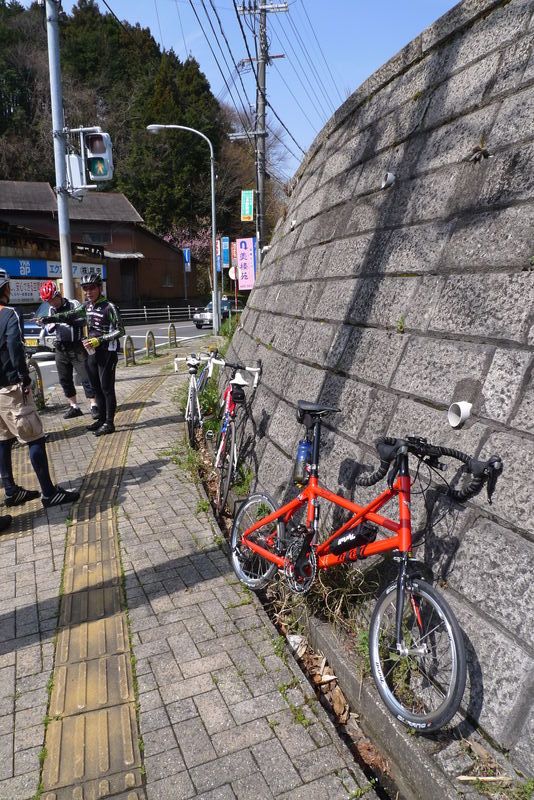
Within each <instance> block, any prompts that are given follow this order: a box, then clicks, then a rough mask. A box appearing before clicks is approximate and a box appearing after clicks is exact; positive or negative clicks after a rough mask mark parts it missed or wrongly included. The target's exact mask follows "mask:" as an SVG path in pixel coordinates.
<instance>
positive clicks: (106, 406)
mask: <svg viewBox="0 0 534 800" xmlns="http://www.w3.org/2000/svg"><path fill="white" fill-rule="evenodd" d="M81 285H82V289H83V290H84V292H85V298H86V302H85V314H86V319H87V328H88V330H89V334H88V338H87V339H85V340H84V345H85V347H86V348H87V352H88V353H89V356H88V359H87V367H88V372H89V379H90V381H91V384H92V385H93V389H94V390H95V393H96V401H97V404H98V419H97V420H96V422H94V423H93V424H92V425H88V426H87V430H89V431H93V432H94V434H95V436H105V435H106V434H108V433H113V432H114V430H115V425H114V419H115V411H116V409H117V398H116V395H115V370H116V368H117V361H118V355H117V351H118V349H119V339H120V337H121V336H124V328H123V326H122V322H121V319H120V316H119V312H118V310H117V308H116V306H114V305H113V303H111V302H110V301H109V300H108V299H107V298H106V297H104V295H103V294H102V278H101V277H100V275H99V274H98V273H94V272H92V273H90V274H89V275H84V277H83V278H82V280H81Z"/></svg>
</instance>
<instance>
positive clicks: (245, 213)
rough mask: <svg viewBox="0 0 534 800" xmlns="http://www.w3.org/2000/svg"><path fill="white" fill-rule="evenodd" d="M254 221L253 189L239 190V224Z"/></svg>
mask: <svg viewBox="0 0 534 800" xmlns="http://www.w3.org/2000/svg"><path fill="white" fill-rule="evenodd" d="M253 220H254V189H242V190H241V222H252V221H253Z"/></svg>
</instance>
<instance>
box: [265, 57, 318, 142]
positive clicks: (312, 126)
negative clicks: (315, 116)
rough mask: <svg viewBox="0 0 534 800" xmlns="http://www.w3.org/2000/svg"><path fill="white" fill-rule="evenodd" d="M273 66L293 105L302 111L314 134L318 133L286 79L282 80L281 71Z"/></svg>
mask: <svg viewBox="0 0 534 800" xmlns="http://www.w3.org/2000/svg"><path fill="white" fill-rule="evenodd" d="M273 66H274V68H275V69H276V71H277V72H278V75H279V76H280V80H281V81H282V83H283V84H284V86H285V87H286V89H287V91H288V92H289V94H290V95H291V97H292V98H293V100H294V101H295V103H296V104H297V106H298V107H299V108H300V110H301V111H302V113H303V115H304V117H305V118H306V120H307V121H308V122H309V123H310V126H311V128H312V130H313V131H314V133H318V131H317V128H316V127H315V125H314V124H313V122H312V121H311V119H310V118H309V116H308V115H307V113H306V111H305V110H304V109H303V108H302V106H301V104H300V102H299V99H298V97H297V96H296V95H295V94H294V93H293V90H292V89H291V86H290V85H289V84H288V82H287V81H286V79H285V78H284V75H283V73H282V70H280V69H278V66H277V65H276V64H273Z"/></svg>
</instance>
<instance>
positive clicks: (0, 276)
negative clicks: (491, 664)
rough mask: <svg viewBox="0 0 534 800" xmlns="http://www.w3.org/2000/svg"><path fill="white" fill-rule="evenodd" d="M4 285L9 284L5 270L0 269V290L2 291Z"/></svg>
mask: <svg viewBox="0 0 534 800" xmlns="http://www.w3.org/2000/svg"><path fill="white" fill-rule="evenodd" d="M6 283H9V275H8V274H7V272H6V271H5V269H0V289H2V287H3V286H5V285H6Z"/></svg>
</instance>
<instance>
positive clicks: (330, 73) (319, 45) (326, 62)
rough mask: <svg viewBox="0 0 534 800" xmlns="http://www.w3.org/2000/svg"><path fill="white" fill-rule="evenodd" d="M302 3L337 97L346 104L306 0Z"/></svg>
mask: <svg viewBox="0 0 534 800" xmlns="http://www.w3.org/2000/svg"><path fill="white" fill-rule="evenodd" d="M300 2H301V5H302V9H303V11H304V14H305V15H306V19H307V20H308V24H309V26H310V29H311V32H312V33H313V36H314V39H315V41H316V43H317V47H318V48H319V52H320V54H321V56H322V58H323V61H324V63H325V67H326V69H327V70H328V74H329V75H330V78H331V79H332V83H333V85H334V88H335V90H336V92H337V95H338V97H339V99H340V101H341V103H343V102H344V100H343V95H342V94H341V92H340V91H339V88H338V85H337V83H336V81H335V78H334V76H333V74H332V70H331V69H330V65H329V64H328V61H327V60H326V58H325V54H324V52H323V48H322V47H321V42H320V41H319V39H318V37H317V34H316V33H315V28H314V27H313V25H312V21H311V19H310V17H309V15H308V12H307V11H306V6H305V5H304V0H300Z"/></svg>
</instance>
